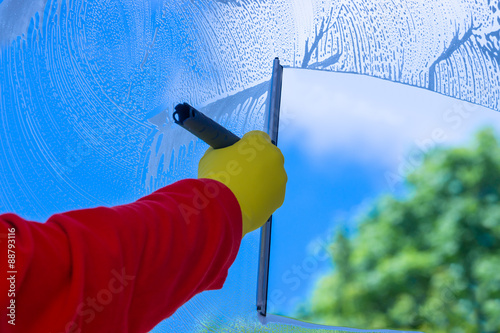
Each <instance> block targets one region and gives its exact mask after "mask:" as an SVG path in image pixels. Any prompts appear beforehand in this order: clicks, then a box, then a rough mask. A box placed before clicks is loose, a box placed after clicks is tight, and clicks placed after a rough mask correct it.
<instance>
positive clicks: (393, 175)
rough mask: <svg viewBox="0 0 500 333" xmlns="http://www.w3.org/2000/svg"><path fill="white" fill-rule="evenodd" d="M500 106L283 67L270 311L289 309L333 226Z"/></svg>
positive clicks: (496, 117)
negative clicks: (281, 169)
mask: <svg viewBox="0 0 500 333" xmlns="http://www.w3.org/2000/svg"><path fill="white" fill-rule="evenodd" d="M485 125H492V126H496V128H497V131H498V132H499V133H500V114H498V113H497V112H494V111H492V110H489V109H486V108H483V107H479V106H476V105H472V104H470V103H467V102H463V101H458V100H455V99H452V98H450V97H446V96H443V95H440V94H437V93H433V92H430V91H427V90H424V89H420V88H415V87H410V86H407V85H403V84H398V83H394V82H390V81H385V80H381V79H376V78H371V77H367V76H361V75H356V74H341V73H331V72H321V71H311V70H301V69H285V71H284V80H283V91H282V103H281V113H280V132H279V138H278V146H279V147H280V148H281V150H282V152H283V154H284V156H285V168H286V171H287V174H288V176H289V181H288V184H287V193H286V198H285V203H284V205H283V206H282V207H281V208H280V209H279V210H278V211H277V212H276V213H275V214H274V217H273V235H272V245H271V268H270V278H269V292H268V301H269V302H270V304H269V308H268V311H269V312H270V313H275V314H284V315H287V314H290V313H291V311H293V309H294V308H295V307H296V305H297V304H299V303H300V302H303V301H304V300H305V299H306V298H307V295H308V293H309V292H310V291H311V290H312V288H313V287H314V284H315V282H316V281H317V279H318V278H320V277H321V276H322V275H323V274H325V273H326V272H328V271H329V270H331V269H332V265H331V263H330V259H329V258H328V257H327V256H326V255H325V253H326V252H325V246H327V245H328V243H329V240H330V237H331V235H332V231H333V230H336V229H337V228H344V229H348V230H351V231H355V229H356V228H355V227H356V224H355V216H356V215H357V214H359V212H361V211H362V210H363V209H366V208H367V207H369V206H370V203H371V202H373V200H374V199H375V198H376V197H377V196H379V195H380V194H382V193H387V192H390V193H393V194H396V195H399V194H401V193H402V190H403V189H404V187H403V186H402V183H400V182H399V181H398V179H401V178H400V177H403V176H404V175H405V174H406V173H407V171H409V170H411V169H412V168H415V167H418V166H419V163H420V162H421V160H420V158H421V157H422V154H423V152H425V151H427V150H428V149H430V148H432V147H435V146H437V145H444V146H453V145H463V144H466V143H467V142H468V141H469V140H470V139H471V137H472V134H473V133H475V132H476V131H477V130H478V129H479V128H481V127H483V126H485Z"/></svg>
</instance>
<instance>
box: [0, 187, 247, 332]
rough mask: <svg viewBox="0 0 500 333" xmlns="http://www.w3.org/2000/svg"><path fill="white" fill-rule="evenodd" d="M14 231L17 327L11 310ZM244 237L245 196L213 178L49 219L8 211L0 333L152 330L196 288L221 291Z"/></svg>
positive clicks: (1, 230) (3, 230) (1, 219)
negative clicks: (41, 220)
mask: <svg viewBox="0 0 500 333" xmlns="http://www.w3.org/2000/svg"><path fill="white" fill-rule="evenodd" d="M10 228H15V246H16V247H15V254H16V262H15V271H17V273H16V274H14V275H15V298H13V299H14V300H15V326H14V325H11V324H9V323H8V321H9V320H10V318H9V317H8V316H7V315H8V314H9V311H10V310H9V309H7V307H8V306H9V304H10V300H11V298H10V297H8V293H7V291H8V289H9V287H10V283H9V281H10V280H7V277H9V276H10V275H11V274H7V271H8V269H7V268H5V267H6V263H7V260H8V258H7V234H8V232H9V230H8V229H10ZM241 235H242V225H241V211H240V207H239V204H238V202H237V200H236V198H235V197H234V195H233V194H232V192H231V191H230V190H229V189H228V188H227V187H225V186H224V185H223V184H221V183H219V182H216V181H213V180H208V179H199V180H195V179H187V180H183V181H179V182H177V183H175V184H172V185H170V186H166V187H164V188H162V189H160V190H158V191H156V192H154V193H153V194H151V195H148V196H146V197H144V198H142V199H140V200H138V201H136V202H134V203H132V204H128V205H123V206H118V207H112V208H105V207H98V208H94V209H84V210H77V211H72V212H68V213H64V214H56V215H54V216H52V217H51V218H50V219H49V220H48V221H47V222H46V223H43V224H42V223H36V222H28V221H25V220H23V219H21V218H20V217H18V216H16V215H13V214H5V215H0V237H1V238H0V244H1V246H0V251H2V254H1V255H0V258H1V260H2V264H1V265H0V267H2V272H0V275H1V281H0V286H2V288H1V292H2V294H1V295H0V302H1V304H0V306H1V310H0V314H1V318H0V321H1V322H0V331H1V332H41V333H43V332H53V333H60V332H71V333H74V332H147V331H149V330H151V329H152V328H153V327H154V326H155V325H156V324H157V323H159V322H160V321H161V320H163V319H165V318H167V317H169V316H170V315H172V314H173V313H174V312H175V311H176V309H177V308H178V307H180V306H181V305H183V304H184V303H185V302H186V301H188V300H189V299H190V298H192V297H193V296H194V295H196V294H197V293H200V292H202V291H204V290H208V289H220V288H222V285H223V283H224V281H225V279H226V277H227V271H228V269H229V267H230V266H231V264H232V263H233V261H234V260H235V258H236V254H237V252H238V249H239V246H240V242H241ZM6 274H7V276H5V275H6ZM6 311H7V313H6Z"/></svg>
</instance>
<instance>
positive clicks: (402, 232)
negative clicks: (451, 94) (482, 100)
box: [299, 128, 500, 333]
mask: <svg viewBox="0 0 500 333" xmlns="http://www.w3.org/2000/svg"><path fill="white" fill-rule="evenodd" d="M406 183H407V184H408V186H409V189H410V191H409V194H408V195H407V196H405V197H404V198H395V197H393V196H391V195H384V196H382V197H380V198H379V199H377V201H376V202H375V204H374V205H373V208H372V209H371V210H370V211H369V212H368V213H366V214H364V215H363V216H362V218H361V219H360V222H359V223H360V224H359V229H358V232H357V233H356V234H355V235H351V236H346V235H344V234H343V233H342V232H338V233H337V235H336V237H335V241H334V242H333V244H332V259H333V262H334V266H335V269H334V270H333V271H332V273H330V274H329V275H326V276H325V277H323V278H322V279H321V280H320V281H319V282H318V285H317V287H316V289H315V291H314V293H313V295H312V298H311V300H310V303H309V304H308V305H307V306H303V307H302V309H301V310H300V311H299V317H301V318H302V319H305V320H307V321H315V322H321V323H324V324H329V325H342V326H350V327H356V328H391V329H403V330H417V331H423V332H432V333H441V332H442V333H445V332H446V333H450V332H453V333H461V332H464V333H472V332H480V333H485V332H491V333H493V332H500V146H499V142H498V140H497V138H496V137H495V134H494V132H493V130H492V129H489V128H487V129H484V130H482V131H480V132H478V133H477V134H476V136H475V139H474V142H473V144H472V145H471V146H470V147H461V148H437V149H434V150H433V151H431V152H429V153H428V154H427V155H426V157H425V159H424V161H423V163H422V165H421V166H420V167H419V168H418V169H417V170H415V171H414V172H413V173H411V174H410V175H408V176H407V177H406Z"/></svg>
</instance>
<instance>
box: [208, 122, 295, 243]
mask: <svg viewBox="0 0 500 333" xmlns="http://www.w3.org/2000/svg"><path fill="white" fill-rule="evenodd" d="M284 162H285V159H284V158H283V155H282V154H281V151H280V150H279V149H278V148H277V147H276V146H274V145H273V144H272V143H271V138H270V137H269V135H267V134H266V133H264V132H262V131H252V132H248V133H247V134H245V135H244V136H243V138H242V139H241V140H240V141H238V142H236V143H235V144H233V145H232V146H230V147H227V148H222V149H213V148H209V149H208V150H207V151H206V152H205V155H203V157H202V158H201V160H200V163H199V166H198V178H210V179H214V180H218V181H220V182H221V183H223V184H224V185H226V186H227V187H229V189H230V190H231V191H232V192H233V194H234V195H235V196H236V199H237V200H238V203H239V204H240V208H241V214H242V217H243V236H245V234H247V233H249V232H250V231H253V230H255V229H257V228H260V227H261V226H262V225H263V224H264V223H266V221H267V219H268V218H269V217H270V216H271V214H272V213H273V212H274V211H275V210H276V209H278V208H279V207H280V206H281V205H282V204H283V201H284V200H285V187H286V182H287V175H286V172H285V168H284Z"/></svg>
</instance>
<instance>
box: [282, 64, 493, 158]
mask: <svg viewBox="0 0 500 333" xmlns="http://www.w3.org/2000/svg"><path fill="white" fill-rule="evenodd" d="M485 124H489V125H495V126H496V127H497V129H498V130H499V132H500V113H498V112H495V111H492V110H489V109H486V108H483V107H478V106H475V105H472V104H470V103H467V102H463V101H458V100H455V99H453V98H450V97H447V96H443V95H440V94H437V93H433V92H430V91H427V90H425V89H420V88H415V87H411V86H407V85H403V84H399V83H394V82H391V81H386V80H381V79H376V78H372V77H367V76H361V75H355V74H345V73H331V72H321V71H311V70H299V69H285V71H284V83H283V93H282V104H281V118H280V137H279V142H280V145H281V144H283V145H285V144H298V145H299V146H300V147H301V148H302V149H304V150H306V153H307V154H308V155H309V156H311V157H313V158H320V157H321V156H325V155H329V154H335V153H336V152H349V155H350V156H351V158H355V159H361V160H366V161H373V160H374V159H375V160H376V161H379V162H380V163H383V164H385V165H389V164H391V165H393V164H394V163H398V160H400V159H401V157H402V156H404V155H405V154H407V152H408V149H409V147H411V146H412V145H414V146H415V144H416V143H417V142H421V143H422V142H427V143H430V142H431V141H430V140H433V139H436V138H443V140H442V141H443V144H456V143H463V142H464V141H466V140H467V139H469V138H470V135H471V133H473V132H475V131H476V130H477V129H478V128H479V127H480V126H482V125H485Z"/></svg>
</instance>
